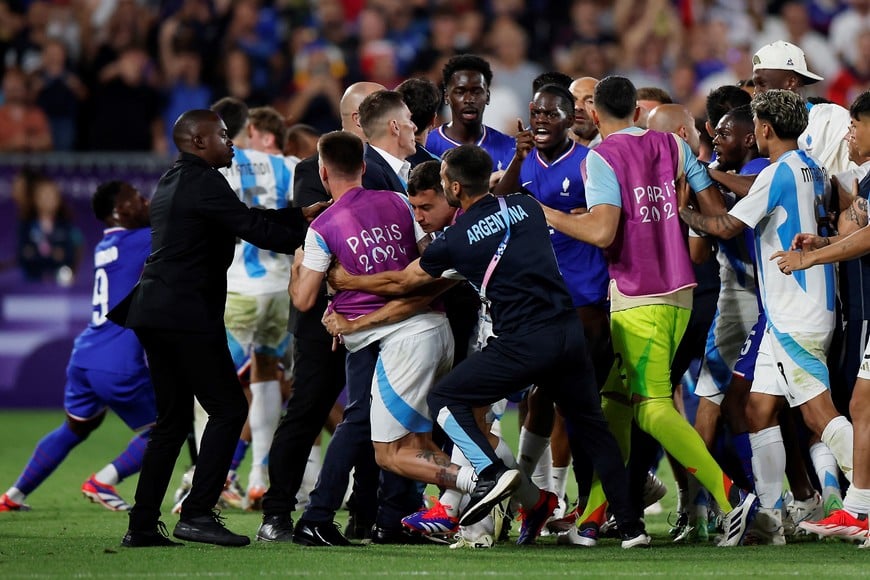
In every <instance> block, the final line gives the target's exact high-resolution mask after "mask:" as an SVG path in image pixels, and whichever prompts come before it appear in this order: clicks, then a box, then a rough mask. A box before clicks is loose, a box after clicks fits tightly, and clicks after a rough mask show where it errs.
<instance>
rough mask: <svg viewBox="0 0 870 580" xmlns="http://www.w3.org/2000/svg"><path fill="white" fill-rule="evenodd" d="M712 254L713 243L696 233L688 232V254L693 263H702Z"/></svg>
mask: <svg viewBox="0 0 870 580" xmlns="http://www.w3.org/2000/svg"><path fill="white" fill-rule="evenodd" d="M712 254H713V244H712V243H710V240H709V239H707V238H705V237H703V236H698V235H694V236H693V235H691V234H689V256H690V257H691V258H692V262H693V263H694V264H703V263H704V262H706V261H707V260H709V259H710V256H711V255H712Z"/></svg>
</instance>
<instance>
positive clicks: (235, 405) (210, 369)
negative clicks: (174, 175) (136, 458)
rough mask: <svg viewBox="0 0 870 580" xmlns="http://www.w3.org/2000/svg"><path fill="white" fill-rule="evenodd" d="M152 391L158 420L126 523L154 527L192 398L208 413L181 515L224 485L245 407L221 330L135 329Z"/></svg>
mask: <svg viewBox="0 0 870 580" xmlns="http://www.w3.org/2000/svg"><path fill="white" fill-rule="evenodd" d="M136 336H138V337H139V341H140V342H141V343H142V346H143V347H144V348H145V353H146V354H147V355H148V365H149V368H150V370H151V380H152V383H153V384H154V393H155V395H156V399H157V425H156V426H155V427H154V429H153V430H152V431H151V439H150V440H149V441H148V447H147V448H146V450H145V457H144V458H143V460H142V471H141V472H140V474H139V483H138V485H137V486H136V502H135V505H134V506H133V509H132V510H131V511H130V528H131V529H134V530H150V529H153V528H154V526H155V525H156V523H157V520H158V519H159V518H160V504H161V503H162V502H163V498H164V496H165V495H166V489H167V487H168V486H169V480H170V478H171V477H172V470H173V468H174V467H175V461H176V459H178V454H179V452H180V451H181V446H182V445H183V444H184V442H185V440H186V439H187V434H188V431H189V430H190V425H191V423H192V421H193V398H194V397H196V398H197V399H198V400H199V402H200V404H202V406H203V408H204V409H205V410H206V412H207V413H208V415H209V419H208V423H207V424H206V427H205V432H204V433H203V436H202V443H201V445H200V453H199V459H198V461H197V465H196V472H195V473H194V476H193V487H192V489H191V490H190V495H188V497H187V499H186V500H185V501H184V504H183V506H182V508H181V519H183V520H184V519H190V518H195V517H198V516H202V515H207V514H210V513H211V510H212V509H213V508H214V506H215V504H216V503H217V501H218V498H219V497H220V494H221V491H222V490H223V487H224V483H225V482H226V478H227V471H228V470H229V467H230V463H231V461H232V459H233V452H234V451H235V448H236V444H237V443H238V440H239V435H240V434H241V432H242V426H243V425H244V424H245V418H246V417H247V415H248V403H247V400H246V399H245V396H244V394H243V393H242V386H241V384H240V383H239V379H238V377H237V376H236V370H235V367H234V366H233V359H232V357H231V356H230V351H229V347H228V346H227V337H226V332H225V331H220V332H207V333H195V332H179V331H170V330H156V329H139V330H136Z"/></svg>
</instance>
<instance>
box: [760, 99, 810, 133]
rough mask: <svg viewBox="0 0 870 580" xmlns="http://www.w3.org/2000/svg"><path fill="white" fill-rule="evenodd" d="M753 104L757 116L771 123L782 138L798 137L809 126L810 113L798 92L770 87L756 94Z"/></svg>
mask: <svg viewBox="0 0 870 580" xmlns="http://www.w3.org/2000/svg"><path fill="white" fill-rule="evenodd" d="M751 105H752V114H753V115H754V116H755V118H756V119H759V120H762V121H767V122H768V123H770V126H771V127H773V131H774V132H775V133H776V136H777V137H779V138H780V139H797V138H798V137H800V135H801V133H803V132H804V130H805V129H806V128H807V123H808V122H809V116H810V114H809V111H808V110H807V105H806V103H804V100H803V99H802V98H801V97H800V95H798V94H797V93H794V92H792V91H787V90H783V89H770V90H768V91H764V92H763V93H760V94H757V95H755V97H754V98H753V99H752V103H751Z"/></svg>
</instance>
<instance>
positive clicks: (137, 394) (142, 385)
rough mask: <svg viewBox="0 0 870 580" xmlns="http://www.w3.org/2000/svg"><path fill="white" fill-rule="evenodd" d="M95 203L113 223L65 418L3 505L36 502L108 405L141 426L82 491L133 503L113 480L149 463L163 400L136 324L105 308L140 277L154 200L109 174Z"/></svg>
mask: <svg viewBox="0 0 870 580" xmlns="http://www.w3.org/2000/svg"><path fill="white" fill-rule="evenodd" d="M92 206H93V210H94V216H96V218H97V219H98V220H100V221H101V222H103V223H105V224H106V229H105V230H103V239H102V240H100V242H99V243H98V244H97V246H96V248H94V294H93V306H94V310H93V315H92V316H91V322H90V323H89V324H88V327H87V328H86V329H85V330H84V332H82V333H81V334H80V335H79V336H78V337H77V338H76V340H75V343H74V345H73V351H72V355H71V356H70V362H69V366H68V367H67V383H66V387H65V394H64V409H65V410H66V415H67V418H66V422H65V423H64V424H63V425H61V426H60V427H58V428H57V429H55V430H54V431H52V432H51V433H49V434H48V435H46V436H45V437H44V438H43V439H42V440H41V441H40V442H39V444H38V445H37V446H36V449H35V450H34V452H33V457H31V458H30V461H29V462H28V463H27V466H26V467H25V468H24V471H23V472H22V473H21V475H20V476H19V477H18V480H17V481H16V482H15V485H13V486H12V487H11V488H9V490H8V491H7V492H6V493H5V494H3V496H2V497H0V512H5V511H19V510H29V509H30V506H28V505H27V504H25V503H24V500H25V498H26V497H27V496H28V495H29V494H30V493H32V492H33V491H34V490H35V489H36V488H37V487H39V485H40V484H41V483H42V482H43V481H45V479H46V478H47V477H48V476H49V475H51V473H52V472H53V471H54V470H55V469H56V468H57V466H58V465H60V464H61V462H63V460H64V459H65V458H66V456H67V454H68V453H69V452H70V451H72V450H73V449H74V448H75V447H76V446H77V445H78V444H79V443H81V442H82V441H84V440H85V439H87V437H88V436H89V435H90V434H91V433H92V432H93V431H94V430H95V429H97V428H98V427H99V426H100V424H101V423H102V422H103V419H105V418H106V409H107V408H108V409H112V411H114V412H115V413H116V414H117V415H118V416H119V417H120V418H121V419H122V420H123V421H124V422H125V423H126V424H127V426H128V427H130V428H131V429H133V430H134V431H137V432H138V434H137V435H136V436H135V437H134V438H133V439H132V440H131V441H130V443H129V445H128V446H127V449H125V450H124V452H123V453H122V454H121V455H119V456H118V457H117V458H116V459H114V460H113V461H112V462H111V463H110V464H108V465H106V466H105V467H104V468H103V469H101V470H100V471H98V472H97V473H95V474H94V475H92V476H91V477H90V478H89V479H88V480H87V481H86V482H85V483H84V484H83V485H82V493H83V494H84V495H85V497H87V498H89V499H90V500H91V501H93V502H95V503H99V504H100V505H102V506H103V507H105V508H108V509H110V510H114V511H126V510H129V509H130V506H129V505H128V504H127V502H125V501H124V500H123V499H122V498H121V497H120V496H119V495H118V492H117V491H116V490H115V487H114V486H115V485H117V484H118V482H120V481H121V480H123V479H124V478H126V477H128V476H130V475H132V474H134V473H136V472H138V471H139V469H140V467H141V466H142V456H143V454H144V453H145V446H146V444H147V442H148V436H149V434H150V431H151V426H152V425H153V424H154V422H155V420H156V417H157V406H156V404H155V402H154V389H153V388H152V386H151V379H150V377H149V376H148V367H147V366H146V364H145V354H144V352H143V350H142V345H141V344H139V340H138V339H137V338H136V335H135V334H133V331H132V330H127V329H125V328H121V327H120V326H118V325H116V324H115V323H113V322H111V321H110V320H107V319H106V313H107V312H108V311H109V309H111V308H112V307H114V306H115V304H117V303H118V302H120V301H121V299H122V298H123V297H124V296H126V295H127V294H128V293H129V292H130V290H131V289H132V288H133V286H134V285H135V284H136V281H137V280H138V279H139V275H140V274H141V273H142V267H143V265H144V264H145V259H146V258H147V257H148V254H149V253H150V251H151V231H150V229H149V228H148V225H149V221H148V202H147V201H146V200H145V199H143V198H142V196H141V195H140V194H139V192H138V191H136V189H135V188H133V186H131V185H129V184H127V183H124V182H122V181H110V182H108V183H104V184H102V185H100V187H98V188H97V190H96V192H94V195H93V198H92Z"/></svg>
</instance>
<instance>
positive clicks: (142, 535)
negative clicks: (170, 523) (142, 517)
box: [121, 522, 184, 548]
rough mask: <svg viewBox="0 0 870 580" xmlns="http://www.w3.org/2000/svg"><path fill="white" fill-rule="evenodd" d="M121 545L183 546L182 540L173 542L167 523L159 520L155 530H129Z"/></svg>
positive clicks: (128, 546) (143, 546)
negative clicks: (167, 529)
mask: <svg viewBox="0 0 870 580" xmlns="http://www.w3.org/2000/svg"><path fill="white" fill-rule="evenodd" d="M121 545H122V546H123V547H125V548H161V547H162V548H170V547H175V546H183V545H184V544H182V543H181V542H173V541H172V540H170V539H169V532H167V531H166V524H164V523H163V522H157V525H155V526H154V529H153V530H148V531H144V532H143V531H141V530H127V533H126V534H124V539H123V540H121Z"/></svg>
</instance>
